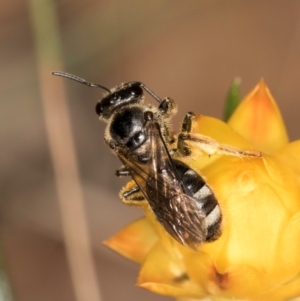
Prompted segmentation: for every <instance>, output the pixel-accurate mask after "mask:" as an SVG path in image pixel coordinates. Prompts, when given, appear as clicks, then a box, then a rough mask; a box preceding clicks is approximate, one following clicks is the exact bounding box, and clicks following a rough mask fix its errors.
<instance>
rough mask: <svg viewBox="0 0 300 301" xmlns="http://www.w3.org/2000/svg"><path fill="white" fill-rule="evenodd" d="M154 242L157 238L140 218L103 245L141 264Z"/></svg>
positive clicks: (147, 223)
mask: <svg viewBox="0 0 300 301" xmlns="http://www.w3.org/2000/svg"><path fill="white" fill-rule="evenodd" d="M156 241H157V236H156V234H155V232H154V230H153V228H152V227H151V225H150V224H149V222H148V221H147V220H146V219H145V218H142V219H139V220H137V221H135V222H133V223H131V224H129V225H128V226H126V227H125V228H123V229H122V230H121V231H119V232H118V233H117V234H115V235H114V236H113V237H112V238H110V239H108V240H106V241H105V242H104V244H105V245H107V246H108V247H110V248H111V249H113V250H114V251H116V252H117V253H119V254H121V255H122V256H124V257H126V258H128V259H130V260H132V261H135V262H137V263H142V262H144V260H145V258H146V256H147V254H148V252H149V250H150V249H151V248H152V247H153V245H154V244H155V243H156Z"/></svg>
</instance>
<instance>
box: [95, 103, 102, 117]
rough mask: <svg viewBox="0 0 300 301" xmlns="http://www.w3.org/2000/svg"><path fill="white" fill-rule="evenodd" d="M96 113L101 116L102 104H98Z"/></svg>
mask: <svg viewBox="0 0 300 301" xmlns="http://www.w3.org/2000/svg"><path fill="white" fill-rule="evenodd" d="M95 111H96V113H97V115H98V116H100V115H101V114H102V113H103V107H102V105H101V102H98V103H97V104H96V108H95Z"/></svg>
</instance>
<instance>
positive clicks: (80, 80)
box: [52, 71, 110, 93]
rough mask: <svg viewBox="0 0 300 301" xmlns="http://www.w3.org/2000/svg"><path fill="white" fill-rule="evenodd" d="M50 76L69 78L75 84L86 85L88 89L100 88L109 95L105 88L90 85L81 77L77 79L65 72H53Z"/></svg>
mask: <svg viewBox="0 0 300 301" xmlns="http://www.w3.org/2000/svg"><path fill="white" fill-rule="evenodd" d="M52 74H53V75H56V76H61V77H66V78H69V79H71V80H74V81H75V82H79V83H81V84H84V85H86V86H88V87H92V88H100V89H103V90H105V91H107V92H108V93H110V90H109V89H107V88H105V87H103V86H101V85H98V84H93V83H90V82H88V81H86V80H85V79H83V78H81V77H78V76H76V75H73V74H70V73H67V72H62V71H53V72H52Z"/></svg>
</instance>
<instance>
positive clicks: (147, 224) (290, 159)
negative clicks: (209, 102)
mask: <svg viewBox="0 0 300 301" xmlns="http://www.w3.org/2000/svg"><path fill="white" fill-rule="evenodd" d="M192 132H194V133H201V134H202V135H206V136H209V137H211V138H213V139H215V140H216V141H218V142H219V143H223V144H227V145H230V146H234V147H236V148H240V149H245V150H260V151H262V153H263V155H262V157H259V158H251V159H250V158H240V157H233V156H227V155H211V156H208V155H205V154H204V153H203V152H202V151H201V150H200V149H199V148H198V146H197V144H196V143H189V147H190V148H191V150H192V154H191V156H190V157H184V158H182V160H183V161H184V162H185V163H186V164H187V165H189V166H190V167H191V168H193V169H194V170H196V171H197V172H198V173H199V174H201V175H202V176H203V177H204V178H205V180H206V181H207V183H208V184H209V186H210V187H211V188H212V189H213V191H214V193H215V195H216V197H217V199H218V202H219V204H220V207H221V211H222V214H223V221H222V235H221V236H220V238H219V239H218V240H216V241H214V242H210V243H205V244H203V245H202V246H201V247H200V249H199V251H194V250H192V249H189V248H187V247H184V246H182V245H180V244H179V243H178V242H176V241H175V240H174V239H173V238H172V237H170V235H169V234H167V233H166V231H165V230H164V228H163V227H162V226H161V225H160V224H159V223H158V222H157V221H156V219H155V217H154V215H153V213H152V211H151V209H149V206H148V205H147V202H142V207H143V209H144V211H145V215H146V218H143V219H140V220H138V221H135V222H133V223H132V224H130V225H128V226H127V227H125V228H124V229H122V230H121V231H120V232H119V233H117V234H116V235H115V236H114V237H112V238H111V239H110V240H108V241H106V244H107V245H108V246H109V247H110V248H112V249H114V250H115V251H117V252H118V253H120V254H122V255H123V256H125V257H127V258H129V259H130V260H133V261H135V262H137V263H139V264H140V265H141V271H140V274H139V277H138V281H137V284H138V285H139V286H141V287H144V288H146V289H149V290H151V291H153V292H156V293H158V294H162V295H167V296H172V297H175V298H177V299H178V300H180V301H193V300H244V301H245V300H248V301H249V300H261V301H269V300H272V301H277V300H278V301H279V300H292V299H293V298H296V297H298V296H300V140H298V141H295V142H292V143H289V142H288V137H287V133H286V129H285V126H284V123H283V121H282V117H281V114H280V112H279V109H278V107H277V105H276V103H275V101H274V99H273V97H272V95H271V93H270V91H269V89H268V88H267V86H266V85H265V83H264V82H263V81H261V82H260V83H259V84H258V85H257V86H256V87H255V88H254V90H253V91H252V92H251V93H250V94H249V95H248V96H246V98H245V99H244V101H243V102H241V104H240V105H239V107H238V108H237V109H236V111H235V112H234V114H233V115H232V116H231V118H230V119H229V121H228V123H227V124H225V123H223V122H222V121H220V120H217V119H214V118H211V117H205V116H197V117H196V122H195V124H194V126H193V128H192ZM133 185H134V184H133V182H129V183H128V184H127V186H126V188H129V187H131V186H133Z"/></svg>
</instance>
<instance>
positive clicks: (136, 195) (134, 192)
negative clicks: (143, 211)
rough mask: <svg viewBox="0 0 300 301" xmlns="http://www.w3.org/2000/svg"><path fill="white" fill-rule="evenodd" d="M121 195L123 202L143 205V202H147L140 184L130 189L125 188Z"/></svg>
mask: <svg viewBox="0 0 300 301" xmlns="http://www.w3.org/2000/svg"><path fill="white" fill-rule="evenodd" d="M120 196H121V199H122V201H123V203H125V204H128V205H133V206H141V205H142V204H143V203H145V202H147V201H146V199H145V197H144V195H143V194H142V192H141V190H140V189H139V187H138V186H135V187H133V188H131V189H129V190H125V189H123V190H122V191H121V193H120Z"/></svg>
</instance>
